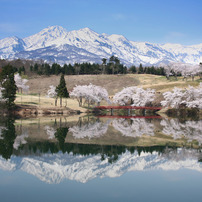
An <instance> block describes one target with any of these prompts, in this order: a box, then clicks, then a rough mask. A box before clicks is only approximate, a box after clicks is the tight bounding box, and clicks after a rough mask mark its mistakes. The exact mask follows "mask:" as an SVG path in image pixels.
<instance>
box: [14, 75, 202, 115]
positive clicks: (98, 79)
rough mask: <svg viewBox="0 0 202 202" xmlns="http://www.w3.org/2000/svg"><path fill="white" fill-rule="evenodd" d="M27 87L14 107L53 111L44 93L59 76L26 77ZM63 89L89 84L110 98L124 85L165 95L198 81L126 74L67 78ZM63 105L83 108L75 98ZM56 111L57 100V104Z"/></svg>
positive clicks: (157, 101) (158, 97)
mask: <svg viewBox="0 0 202 202" xmlns="http://www.w3.org/2000/svg"><path fill="white" fill-rule="evenodd" d="M28 79H29V82H28V85H29V86H30V90H29V95H20V94H18V95H17V99H16V104H19V105H21V104H26V105H27V104H28V105H34V106H37V107H40V108H51V107H52V108H55V100H54V99H52V98H47V97H46V93H47V90H48V89H49V86H50V85H54V86H57V85H58V84H59V80H60V76H49V77H47V76H35V77H32V78H28ZM65 80H66V84H67V89H68V91H71V90H72V89H73V87H74V86H76V85H85V84H89V83H92V84H94V85H99V86H102V87H104V88H106V89H107V91H108V92H109V95H110V96H113V95H114V94H115V93H117V92H119V91H120V90H122V89H123V87H128V86H141V87H143V88H152V89H156V91H157V92H160V93H162V92H165V91H169V90H172V89H173V88H174V87H175V86H177V87H180V88H185V87H187V86H188V85H193V86H197V85H199V82H200V80H199V78H196V79H195V81H191V80H188V81H183V80H182V78H178V80H177V81H176V80H175V79H173V78H171V79H170V80H167V79H166V77H164V76H156V75H150V74H126V75H71V76H65ZM161 99H162V95H161V94H158V96H157V97H156V100H155V102H154V103H157V104H158V103H159V101H160V100H161ZM63 106H68V107H69V108H71V109H75V110H80V111H82V112H85V111H86V110H85V109H84V108H81V107H79V105H78V102H77V101H76V99H74V100H73V99H63ZM58 108H59V101H58Z"/></svg>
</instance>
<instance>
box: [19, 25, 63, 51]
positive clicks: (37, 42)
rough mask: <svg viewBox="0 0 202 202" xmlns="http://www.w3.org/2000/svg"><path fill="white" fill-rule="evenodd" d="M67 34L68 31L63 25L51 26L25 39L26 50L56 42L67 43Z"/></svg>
mask: <svg viewBox="0 0 202 202" xmlns="http://www.w3.org/2000/svg"><path fill="white" fill-rule="evenodd" d="M66 35H67V31H66V29H64V28H63V27H60V26H51V27H48V28H45V29H43V30H42V31H40V32H39V33H37V34H34V35H32V36H29V37H27V38H24V39H23V40H24V42H25V44H26V50H27V51H30V50H36V49H39V48H44V47H48V46H51V45H56V44H57V45H61V44H65V37H66Z"/></svg>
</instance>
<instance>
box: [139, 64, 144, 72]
mask: <svg viewBox="0 0 202 202" xmlns="http://www.w3.org/2000/svg"><path fill="white" fill-rule="evenodd" d="M143 73H144V69H143V66H142V64H141V63H140V66H139V69H138V74H143Z"/></svg>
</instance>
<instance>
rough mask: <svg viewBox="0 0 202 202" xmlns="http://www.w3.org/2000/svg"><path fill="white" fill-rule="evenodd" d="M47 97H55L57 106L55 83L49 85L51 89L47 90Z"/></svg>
mask: <svg viewBox="0 0 202 202" xmlns="http://www.w3.org/2000/svg"><path fill="white" fill-rule="evenodd" d="M47 97H49V98H55V106H57V92H56V87H55V86H53V85H51V86H49V89H48V91H47Z"/></svg>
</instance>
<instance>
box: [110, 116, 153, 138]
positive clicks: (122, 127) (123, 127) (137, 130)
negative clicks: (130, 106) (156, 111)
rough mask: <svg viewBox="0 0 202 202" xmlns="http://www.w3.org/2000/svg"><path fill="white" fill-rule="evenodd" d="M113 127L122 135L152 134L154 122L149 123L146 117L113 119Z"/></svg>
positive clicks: (139, 135) (138, 135)
mask: <svg viewBox="0 0 202 202" xmlns="http://www.w3.org/2000/svg"><path fill="white" fill-rule="evenodd" d="M113 127H114V128H115V129H116V130H118V131H120V132H121V133H122V135H123V136H127V137H141V136H142V135H148V136H153V135H154V124H152V123H149V122H148V120H146V119H139V118H136V119H133V118H132V119H129V120H128V119H115V120H114V121H113Z"/></svg>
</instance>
